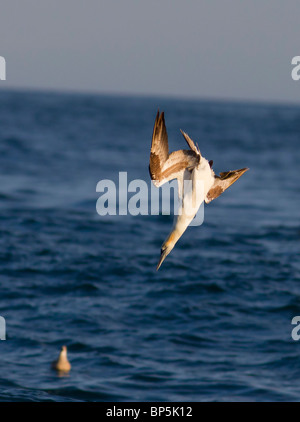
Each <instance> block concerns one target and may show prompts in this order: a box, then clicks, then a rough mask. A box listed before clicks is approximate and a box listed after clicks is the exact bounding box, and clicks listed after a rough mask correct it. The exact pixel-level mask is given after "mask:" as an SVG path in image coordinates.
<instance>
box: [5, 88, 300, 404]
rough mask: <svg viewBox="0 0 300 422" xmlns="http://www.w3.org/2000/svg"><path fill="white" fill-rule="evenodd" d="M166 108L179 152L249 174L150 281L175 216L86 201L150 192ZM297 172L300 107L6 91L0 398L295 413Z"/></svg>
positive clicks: (298, 357) (299, 291) (298, 361)
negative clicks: (252, 406) (257, 406)
mask: <svg viewBox="0 0 300 422" xmlns="http://www.w3.org/2000/svg"><path fill="white" fill-rule="evenodd" d="M158 109H159V110H160V111H164V112H165V119H166V125H167V130H168V135H169V147H170V150H171V151H173V150H177V149H182V148H187V145H186V144H185V141H184V139H183V137H182V135H181V133H180V131H179V129H182V130H184V131H186V132H187V133H188V134H189V135H190V136H191V138H192V139H194V141H196V142H197V143H198V145H199V148H200V150H201V154H202V155H203V156H204V157H206V158H207V159H208V160H213V161H214V164H213V168H214V171H215V172H216V173H217V174H218V173H219V172H223V171H228V170H235V169H239V168H243V167H248V168H249V171H248V172H246V173H245V174H244V175H243V176H242V177H241V178H240V179H239V180H238V181H237V183H235V184H234V185H232V186H231V187H230V188H229V189H228V190H226V192H224V193H223V194H222V195H221V196H220V197H219V198H217V199H215V200H214V201H212V202H211V203H210V204H207V205H205V207H204V221H203V224H202V225H200V226H194V227H189V228H188V229H187V231H186V232H185V233H184V235H183V236H182V237H181V239H180V240H179V241H178V243H177V245H176V246H175V248H174V250H173V251H172V252H171V254H170V255H169V256H168V257H167V258H166V260H165V261H164V263H163V265H162V266H161V268H160V269H159V271H156V265H157V262H158V259H159V256H160V248H161V245H162V243H163V241H164V240H165V238H166V236H167V235H168V233H169V231H170V229H171V226H172V220H173V216H172V215H164V214H163V213H159V215H151V214H150V213H149V215H142V214H137V215H131V214H128V215H119V213H118V197H116V209H117V212H116V215H102V216H101V215H99V213H98V212H97V208H96V204H97V200H98V199H99V197H100V195H101V193H100V192H97V190H96V187H97V184H98V182H99V181H101V180H110V181H113V182H114V183H115V184H116V187H117V189H118V180H119V173H120V172H127V173H126V174H127V177H128V183H129V182H130V181H132V180H137V179H138V180H143V181H145V183H146V184H147V186H148V187H149V189H150V186H151V180H150V176H149V171H148V166H149V153H150V145H151V137H152V131H153V124H154V120H155V116H156V113H157V110H158ZM299 163H300V103H299V105H297V104H275V103H274V104H273V103H270V104H269V103H255V102H246V101H245V102H242V101H241V102H239V101H218V100H197V99H184V98H167V97H155V96H149V97H147V96H130V95H98V94H79V93H59V92H46V91H45V92H42V91H41V92H38V91H33V92H30V91H17V90H2V91H0V210H1V211H0V298H1V299H0V316H2V317H3V318H4V319H5V322H6V336H5V338H6V339H5V340H1V341H0V354H1V359H0V361H1V363H0V401H6V402H11V401H14V402H18V401H26V402H39V401H41V402H50V401H54V402H77V401H83V402H86V401H88V402H127V401H135V402H142V401H146V402H151V401H160V402H206V401H208V402H225V401H231V402H238V401H248V402H249V401H250V402H254V401H300V381H299V379H300V341H299V338H300V326H299V333H298V328H297V327H298V325H299V322H297V321H298V319H297V318H295V317H297V316H299V321H300V262H299V252H300V248H299V245H300V220H299V209H300V184H299V183H300V182H299V175H300V173H299ZM132 195H134V193H130V192H129V193H128V196H129V197H130V196H132ZM62 345H66V346H67V348H68V358H69V360H70V362H71V365H72V369H71V371H70V372H69V373H68V374H59V373H56V372H55V371H53V370H52V369H51V362H52V361H53V360H55V359H56V358H57V357H58V354H59V351H60V349H61V346H62Z"/></svg>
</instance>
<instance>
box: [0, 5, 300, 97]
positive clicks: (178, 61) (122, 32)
mask: <svg viewBox="0 0 300 422" xmlns="http://www.w3.org/2000/svg"><path fill="white" fill-rule="evenodd" d="M299 19H300V0H248V1H243V0H185V1H183V0H147V1H146V0H139V1H138V0H107V1H106V0H25V1H20V0H18V1H17V0H1V7H0V55H1V56H4V57H5V59H6V62H7V80H6V81H0V89H1V88H2V87H4V86H5V87H14V88H16V87H22V88H43V89H45V88H47V89H49V88H50V89H63V90H76V91H89V92H100V93H101V92H105V93H110V92H112V93H138V94H167V95H175V96H178V95H180V96H186V97H189V96H196V97H200V98H229V99H230V98H234V99H254V100H256V99H258V100H279V101H300V80H299V81H293V80H292V78H291V70H292V65H291V59H292V57H294V56H299V55H300V23H299Z"/></svg>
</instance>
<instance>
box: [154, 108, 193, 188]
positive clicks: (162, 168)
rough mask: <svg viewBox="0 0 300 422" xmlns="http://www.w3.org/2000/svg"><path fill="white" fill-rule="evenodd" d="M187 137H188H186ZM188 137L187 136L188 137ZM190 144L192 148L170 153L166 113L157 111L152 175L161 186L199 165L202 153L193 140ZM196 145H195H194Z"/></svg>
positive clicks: (156, 184)
mask: <svg viewBox="0 0 300 422" xmlns="http://www.w3.org/2000/svg"><path fill="white" fill-rule="evenodd" d="M185 138H186V137H185ZM186 139H187V138H186ZM188 139H189V140H190V141H191V144H190V142H188V141H187V142H188V144H189V145H190V147H191V150H179V151H174V152H172V153H171V154H169V146H168V134H167V129H166V124H165V117H164V113H163V112H162V113H161V114H159V111H158V112H157V115H156V119H155V123H154V129H153V135H152V143H151V152H150V165H149V171H150V176H151V179H152V181H153V183H154V184H155V186H157V187H159V186H161V185H163V184H164V183H165V182H168V181H169V180H173V179H176V178H178V177H179V178H180V179H182V173H183V172H184V171H185V170H186V169H187V170H193V169H194V167H195V166H197V165H198V163H199V161H200V158H201V155H200V152H199V151H198V150H197V148H196V146H195V144H194V143H193V141H192V140H191V139H190V138H188ZM193 146H194V147H193Z"/></svg>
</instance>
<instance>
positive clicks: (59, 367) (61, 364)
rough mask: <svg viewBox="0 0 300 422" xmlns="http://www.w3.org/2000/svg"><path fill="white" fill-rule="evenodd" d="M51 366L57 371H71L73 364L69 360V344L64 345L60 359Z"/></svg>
mask: <svg viewBox="0 0 300 422" xmlns="http://www.w3.org/2000/svg"><path fill="white" fill-rule="evenodd" d="M51 366H52V369H55V370H56V371H59V372H69V371H70V369H71V364H70V362H69V361H68V356H67V346H62V348H61V352H60V354H59V356H58V359H57V360H55V361H54V362H52V365H51Z"/></svg>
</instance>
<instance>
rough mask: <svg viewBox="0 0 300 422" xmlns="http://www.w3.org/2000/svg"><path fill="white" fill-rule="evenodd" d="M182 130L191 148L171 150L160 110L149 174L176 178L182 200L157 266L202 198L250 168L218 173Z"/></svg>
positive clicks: (160, 182)
mask: <svg viewBox="0 0 300 422" xmlns="http://www.w3.org/2000/svg"><path fill="white" fill-rule="evenodd" d="M181 133H182V134H183V136H184V138H185V140H186V142H187V143H188V145H189V147H190V150H179V151H174V152H172V153H171V154H169V146H168V135H167V129H166V125H165V119H164V113H163V112H162V113H161V114H159V112H158V113H157V116H156V120H155V124H154V129H153V136H152V144H151V153H150V166H149V170H150V176H151V179H152V181H153V183H154V185H155V186H157V187H159V186H161V185H163V184H164V183H165V182H168V181H170V180H172V179H175V178H176V179H177V180H178V197H179V200H180V207H179V212H178V215H176V216H175V217H174V223H173V228H172V230H171V233H170V234H169V236H168V237H167V239H166V240H165V242H164V243H163V245H162V248H161V256H160V260H159V262H158V265H157V270H158V269H159V267H160V266H161V264H162V262H163V261H164V259H165V258H166V256H167V255H168V254H169V253H170V252H171V250H172V249H173V248H174V246H175V244H176V242H177V241H178V239H179V238H180V237H181V236H182V234H183V233H184V232H185V230H186V229H187V227H188V226H189V224H190V223H191V221H192V220H193V218H194V217H195V215H196V213H197V211H198V209H199V207H200V205H201V204H202V202H203V201H205V202H206V203H209V202H211V201H212V200H213V199H215V198H217V197H218V196H219V195H221V193H223V192H224V190H226V189H227V188H228V187H229V186H230V185H232V184H233V183H234V182H235V181H236V180H237V179H238V178H239V177H241V176H242V174H244V173H245V171H247V170H248V169H247V168H243V169H240V170H234V171H228V172H224V173H220V176H216V175H215V173H214V171H213V169H212V164H213V162H212V161H209V162H208V161H207V160H206V159H205V158H204V157H203V156H202V155H201V153H200V150H199V148H198V146H197V145H195V144H194V142H193V141H192V139H191V138H190V137H189V136H188V135H187V134H186V133H185V132H183V131H181Z"/></svg>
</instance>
